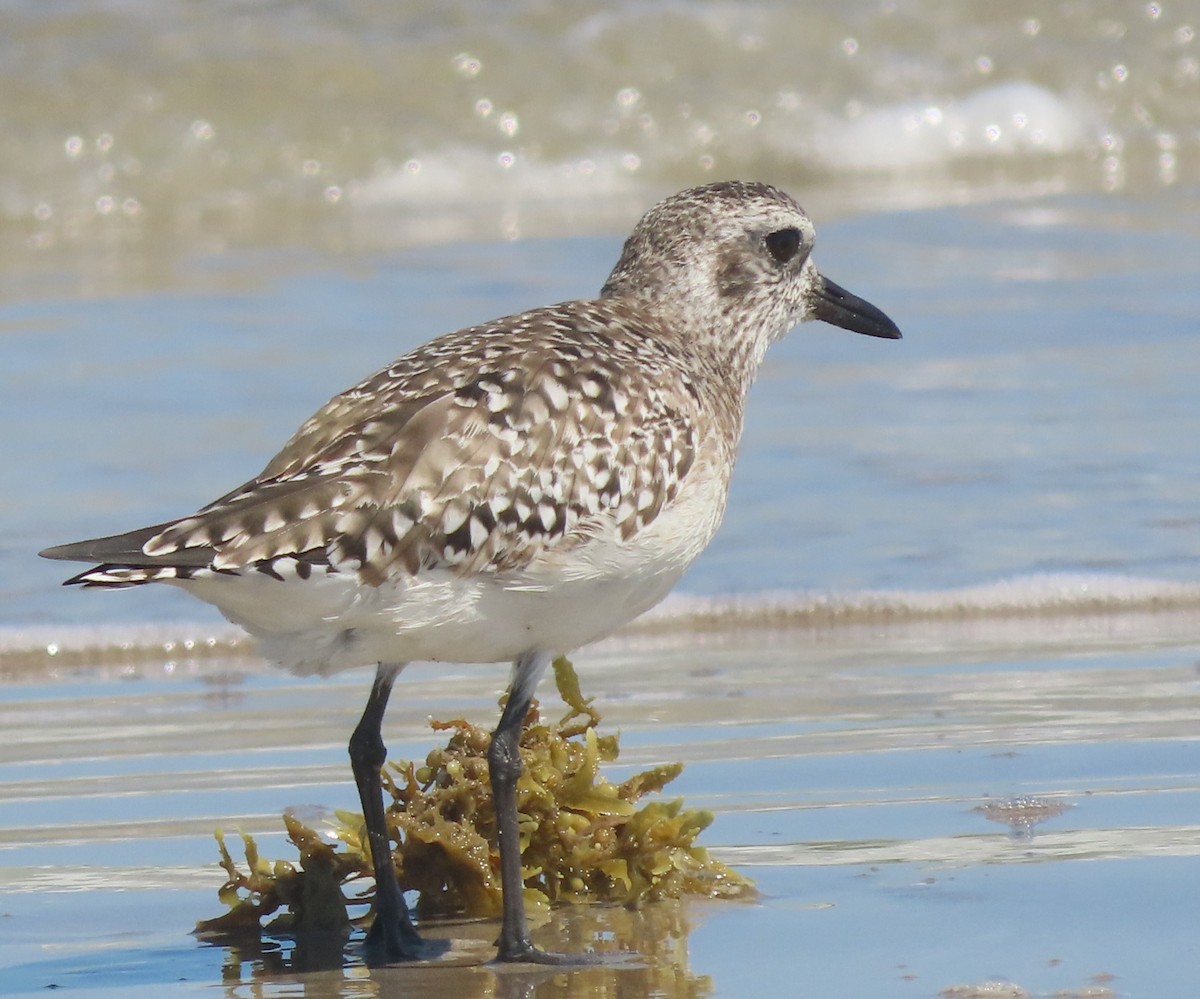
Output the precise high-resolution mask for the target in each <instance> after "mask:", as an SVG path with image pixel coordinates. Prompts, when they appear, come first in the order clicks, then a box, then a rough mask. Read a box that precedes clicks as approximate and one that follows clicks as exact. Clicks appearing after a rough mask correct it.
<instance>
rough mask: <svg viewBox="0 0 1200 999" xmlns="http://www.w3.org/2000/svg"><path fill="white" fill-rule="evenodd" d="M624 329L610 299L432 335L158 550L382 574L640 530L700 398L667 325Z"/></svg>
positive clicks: (160, 541)
mask: <svg viewBox="0 0 1200 999" xmlns="http://www.w3.org/2000/svg"><path fill="white" fill-rule="evenodd" d="M568 308H570V309H571V311H570V312H568V311H567V309H568ZM610 328H611V327H610V322H609V320H608V317H607V316H606V315H605V314H604V310H603V307H602V306H601V305H600V304H596V305H594V307H593V311H586V310H585V311H584V312H583V313H581V312H580V308H579V305H578V303H576V305H575V306H573V307H558V308H557V309H549V310H539V311H538V312H537V313H529V314H526V315H525V316H522V317H517V319H516V320H509V321H508V322H507V324H506V325H503V326H501V325H496V326H491V327H478V328H475V329H473V330H467V331H463V332H462V333H459V334H454V335H451V336H450V337H443V338H441V339H440V340H437V341H433V343H431V344H430V345H428V346H427V347H425V348H422V349H421V350H419V351H416V352H414V353H413V354H409V355H406V356H405V357H404V358H401V359H400V360H399V361H398V362H396V364H394V365H392V367H390V368H388V369H386V370H385V371H382V372H380V373H379V374H378V375H376V376H373V377H372V378H370V379H368V380H366V381H365V382H363V383H362V384H360V385H358V386H355V388H353V389H351V390H349V391H348V392H346V393H343V394H342V395H340V396H337V397H335V398H334V399H332V400H331V401H330V402H329V403H328V404H327V405H326V406H325V407H323V409H322V410H321V411H320V412H318V413H317V414H316V415H315V416H314V417H313V418H312V419H311V420H309V421H308V422H307V423H306V424H304V425H303V426H302V427H301V428H300V430H299V431H298V432H297V433H296V435H295V436H294V437H293V438H292V440H291V441H289V442H288V444H287V445H286V446H285V447H284V448H283V450H282V451H281V452H280V453H279V454H278V455H277V456H276V457H275V458H274V459H273V460H272V461H271V462H270V463H269V464H268V466H267V468H266V469H265V470H264V471H263V473H262V475H261V476H259V477H258V478H257V479H255V480H254V481H252V482H250V483H247V484H246V485H245V486H243V487H242V488H240V489H238V490H235V491H234V492H232V493H230V494H228V495H227V496H225V497H222V499H220V500H218V501H217V502H215V503H213V504H211V505H210V506H208V507H206V508H205V509H204V510H202V511H200V512H199V513H198V514H197V515H195V516H194V517H190V518H186V519H184V520H182V521H179V522H177V523H175V524H173V525H171V526H169V527H168V528H166V529H165V530H163V531H162V532H161V533H159V534H158V535H157V536H155V537H153V538H151V539H150V540H148V541H147V542H146V544H145V546H144V548H145V552H146V554H147V555H148V556H151V557H152V558H155V559H161V560H163V561H164V562H167V563H169V562H171V561H174V560H175V558H178V557H179V556H182V555H185V554H186V555H187V556H188V559H187V561H189V562H194V550H195V549H196V548H201V549H205V550H208V551H211V552H212V557H211V567H212V568H213V569H215V570H217V571H235V572H236V571H239V570H242V569H246V568H250V567H254V568H258V569H260V570H261V571H272V567H273V566H275V564H276V563H277V562H278V561H279V560H284V559H293V560H295V561H296V563H297V565H298V566H299V567H301V568H303V569H305V570H306V571H307V570H308V569H309V568H310V567H311V566H312V565H314V564H319V563H321V562H327V563H328V564H329V565H331V566H332V567H334V568H335V569H337V570H339V571H350V570H354V571H357V572H358V573H359V575H360V577H361V578H362V580H363V581H364V582H366V583H369V584H378V583H380V582H382V581H383V580H384V579H385V578H387V577H388V576H389V575H390V574H392V573H394V572H396V571H397V570H403V571H405V572H408V573H416V572H419V571H420V569H421V568H423V567H432V566H443V567H451V568H454V569H456V570H457V571H459V572H462V573H464V574H468V573H476V572H482V571H489V570H507V569H517V568H522V567H525V566H527V565H529V564H530V563H531V562H533V561H534V560H535V559H536V558H537V557H538V556H539V555H540V554H541V553H542V552H545V551H547V550H549V549H555V548H559V547H568V548H569V547H574V546H577V545H580V544H583V543H586V541H587V540H588V539H590V538H591V537H594V536H595V535H596V534H597V533H600V532H604V531H611V532H616V534H617V536H619V537H622V538H625V539H628V538H630V537H632V536H633V535H635V534H636V533H637V532H638V531H639V530H640V529H642V528H643V527H645V526H646V525H647V524H649V523H651V522H652V521H653V520H654V519H655V518H656V517H657V516H658V514H659V513H660V511H661V510H662V508H663V506H664V504H666V503H667V502H669V501H670V500H671V499H672V498H673V497H674V496H675V494H676V493H677V491H678V489H679V487H680V484H681V482H682V481H683V479H684V478H685V477H686V476H687V474H688V472H689V470H690V469H691V467H692V464H693V461H694V459H695V452H696V447H697V439H696V425H697V416H698V413H697V404H696V398H695V395H694V393H693V392H692V391H691V390H690V389H691V387H690V384H688V383H687V381H686V376H685V375H684V374H683V373H682V371H681V370H677V369H676V368H675V366H674V364H673V362H672V359H671V358H670V357H669V356H668V355H666V354H665V353H664V352H662V351H661V348H658V347H656V346H655V345H654V341H653V340H651V339H648V338H647V339H643V338H640V337H638V336H636V335H633V336H631V335H629V334H628V331H623V332H622V335H621V336H615V335H613V333H612V332H610ZM635 357H636V362H637V363H633V362H634V360H635ZM664 372H665V373H666V374H667V376H668V377H667V390H664V388H663V374H664ZM676 376H677V377H676Z"/></svg>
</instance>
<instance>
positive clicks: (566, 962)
mask: <svg viewBox="0 0 1200 999" xmlns="http://www.w3.org/2000/svg"><path fill="white" fill-rule="evenodd" d="M625 957H626V955H623V954H600V953H597V952H596V951H586V952H584V953H581V954H560V953H559V952H557V951H552V950H542V949H541V948H540V947H535V946H534V945H533V943H532V942H531V941H529V940H520V941H518V942H517V943H515V944H506V943H504V942H503V941H501V942H500V944H499V950H498V951H497V952H496V960H497V961H499V962H502V963H506V964H548V965H555V966H557V967H560V968H561V967H568V968H569V967H584V966H588V965H596V964H608V963H610V962H614V961H620V960H622V959H624V958H625Z"/></svg>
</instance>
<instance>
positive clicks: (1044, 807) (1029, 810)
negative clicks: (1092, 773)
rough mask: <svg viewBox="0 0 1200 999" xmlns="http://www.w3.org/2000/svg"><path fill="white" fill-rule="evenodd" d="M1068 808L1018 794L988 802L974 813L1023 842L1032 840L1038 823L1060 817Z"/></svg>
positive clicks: (1042, 799) (1047, 800)
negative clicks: (1002, 827) (996, 824)
mask: <svg viewBox="0 0 1200 999" xmlns="http://www.w3.org/2000/svg"><path fill="white" fill-rule="evenodd" d="M1070 807H1071V806H1070V805H1069V804H1067V803H1066V802H1063V801H1054V800H1051V799H1048V798H1036V797H1034V796H1033V795H1030V794H1018V795H1013V796H1012V797H1008V798H997V799H996V800H994V801H989V802H987V804H984V805H980V806H979V807H978V808H976V809H974V811H976V812H979V813H981V814H982V815H983V817H984V818H985V819H988V820H989V821H991V822H999V823H1001V824H1002V825H1006V826H1008V833H1009V835H1010V836H1012V838H1013V839H1022V840H1024V839H1033V836H1034V831H1035V827H1036V826H1037V825H1038V824H1039V823H1042V822H1045V821H1046V820H1047V819H1053V818H1055V817H1057V816H1059V815H1062V813H1063V812H1065V811H1066V810H1067V809H1068V808H1070Z"/></svg>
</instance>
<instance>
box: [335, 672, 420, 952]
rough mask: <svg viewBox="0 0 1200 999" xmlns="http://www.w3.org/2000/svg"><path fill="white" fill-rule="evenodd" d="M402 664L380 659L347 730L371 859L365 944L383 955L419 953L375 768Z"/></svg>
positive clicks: (382, 754) (384, 756)
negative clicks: (371, 915) (370, 914)
mask: <svg viewBox="0 0 1200 999" xmlns="http://www.w3.org/2000/svg"><path fill="white" fill-rule="evenodd" d="M403 668H404V664H403V663H401V664H394V663H389V664H385V663H380V664H379V667H378V668H377V669H376V671H375V683H374V685H373V686H372V687H371V696H370V697H369V698H367V706H366V707H365V708H364V709H363V713H362V718H361V720H360V721H359V723H358V727H357V728H355V729H354V734H353V735H352V736H350V766H351V768H352V769H353V770H354V782H355V783H356V784H357V785H358V797H359V800H360V801H361V802H362V810H363V819H364V820H365V821H366V825H367V842H368V843H369V844H370V847H371V864H372V866H373V867H374V869H375V921H374V922H373V923H372V924H371V929H370V931H369V932H368V933H367V941H366V947H367V951H368V953H369V954H371V955H372V957H375V958H378V959H382V960H383V961H385V962H387V961H403V960H411V959H414V958H417V957H421V956H423V954H422V950H421V947H422V944H423V941H422V939H421V937H420V936H419V935H418V933H417V931H416V929H415V928H414V927H413V924H412V918H411V917H410V916H409V914H408V906H406V905H405V904H404V895H403V894H402V893H401V891H400V884H399V882H398V881H397V880H396V868H395V865H394V863H393V861H392V845H391V840H390V838H389V836H388V831H387V819H386V816H385V814H384V807H383V786H382V784H381V782H380V778H379V771H380V768H382V766H383V764H384V762H385V760H386V759H387V747H386V746H384V744H383V733H382V731H381V725H382V724H383V713H384V712H385V711H386V710H387V702H388V695H390V694H391V692H392V684H393V683H394V682H395V680H396V677H397V676H399V674H400V670H402V669H403Z"/></svg>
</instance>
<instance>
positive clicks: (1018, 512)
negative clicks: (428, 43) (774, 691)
mask: <svg viewBox="0 0 1200 999" xmlns="http://www.w3.org/2000/svg"><path fill="white" fill-rule="evenodd" d="M1196 204H1197V199H1196V198H1195V197H1194V192H1189V191H1183V190H1178V191H1175V192H1172V193H1171V194H1170V195H1169V196H1166V195H1163V194H1162V193H1161V192H1160V193H1158V194H1157V195H1156V196H1155V197H1154V198H1148V199H1146V200H1144V201H1139V200H1137V199H1135V198H1126V197H1114V196H1105V197H1102V198H1101V197H1087V196H1071V197H1067V196H1063V197H1049V198H1042V199H1037V200H1032V201H1022V202H1009V203H1006V202H1001V203H996V204H989V205H983V206H975V207H963V208H940V209H928V210H918V211H910V212H902V213H876V214H864V215H858V216H855V217H852V218H844V219H836V218H835V219H831V220H830V221H828V222H825V221H824V220H823V219H822V216H821V212H820V205H819V204H817V205H812V204H810V205H809V206H808V207H809V210H810V212H812V213H813V214H814V215H815V216H816V218H817V221H818V233H819V235H818V246H817V251H816V254H815V257H816V260H817V262H818V264H819V266H820V267H821V268H822V269H823V271H824V272H825V273H826V274H828V275H829V276H831V277H832V278H833V279H834V280H836V281H838V282H839V283H841V284H843V285H845V286H846V287H849V288H850V289H851V290H853V291H855V292H857V293H859V294H861V295H863V296H864V297H866V298H868V299H869V300H871V301H873V302H875V303H876V304H878V305H879V306H880V307H882V308H883V309H885V310H886V311H887V312H888V313H889V314H890V315H891V316H892V317H893V318H894V319H895V320H896V321H897V322H898V323H899V325H900V327H901V328H902V329H903V331H904V333H905V339H904V340H902V341H899V342H885V341H878V340H874V339H870V338H866V337H857V336H853V335H849V334H847V333H845V332H844V331H841V330H836V329H833V328H831V327H826V326H823V325H821V324H811V325H806V326H804V327H801V328H799V329H797V330H795V331H794V332H793V333H792V334H791V335H790V336H789V337H788V338H787V339H785V340H784V341H783V342H782V343H780V344H778V345H776V346H775V347H774V348H773V349H772V351H771V352H770V354H769V355H768V360H767V363H766V365H765V367H764V369H763V372H762V375H761V378H760V381H759V383H758V384H757V385H756V386H755V388H754V390H753V392H752V395H751V402H750V407H749V412H748V416H747V427H746V435H745V439H744V444H743V449H742V455H741V458H740V462H739V466H738V469H737V473H736V475H735V478H734V484H733V490H732V496H731V500H730V505H729V512H728V515H727V518H726V522H725V525H724V527H723V528H722V530H721V532H720V534H719V535H718V537H717V539H716V541H715V542H714V543H713V545H712V546H711V548H710V549H709V551H708V552H706V553H705V555H704V556H703V557H702V558H701V559H700V561H699V562H698V563H697V564H696V566H695V567H694V569H693V570H692V571H691V572H690V573H689V575H688V576H687V577H686V578H685V580H684V581H683V583H682V584H681V590H682V591H683V592H692V593H702V594H707V595H714V596H727V595H747V594H756V593H762V592H766V591H784V592H799V591H805V592H807V591H815V592H818V593H829V594H842V595H844V594H854V593H858V592H861V591H866V590H879V589H883V590H930V589H940V588H946V587H961V586H971V585H978V584H984V583H988V582H991V581H994V580H997V579H1005V578H1009V577H1021V578H1024V577H1032V576H1035V575H1037V574H1044V573H1082V574H1085V575H1087V574H1094V575H1097V576H1100V577H1127V576H1133V577H1146V578H1152V579H1162V580H1174V581H1179V582H1193V581H1198V580H1200V530H1198V528H1200V513H1198V512H1197V511H1198V510H1200V460H1197V449H1196V441H1197V440H1200V400H1198V398H1197V394H1196V392H1195V386H1196V385H1197V384H1200V352H1198V351H1197V349H1196V342H1197V336H1198V335H1200V288H1198V286H1197V284H1196V282H1195V274H1196V273H1198V272H1200V210H1198V209H1197V207H1196ZM619 245H620V239H619V238H618V237H616V236H605V235H596V236H582V237H576V238H564V239H531V240H525V241H517V242H515V243H491V244H478V245H466V246H459V245H455V246H435V247H422V248H419V249H410V250H404V251H395V252H390V253H370V254H343V255H328V254H322V253H319V252H316V251H305V252H300V251H293V252H287V253H282V252H281V253H277V254H274V255H266V254H261V253H260V254H249V253H227V254H222V255H213V256H209V257H202V258H198V259H196V260H194V261H192V262H191V263H190V265H189V266H188V267H186V268H185V269H183V270H182V271H181V272H180V273H179V274H177V275H175V276H174V277H173V279H172V280H171V281H169V282H168V283H167V284H166V286H164V287H162V288H158V289H156V290H154V291H143V290H139V291H122V290H121V289H120V288H119V287H118V288H114V289H113V290H111V291H108V292H106V293H96V294H93V295H86V296H70V297H64V298H34V299H29V300H24V301H10V302H6V303H3V304H0V328H2V329H3V333H2V334H0V351H2V353H3V359H4V364H3V369H2V371H0V383H2V384H0V426H2V427H3V428H4V431H3V433H2V434H0V463H2V464H3V467H5V468H6V469H8V470H9V476H10V478H9V480H8V481H9V483H10V486H9V488H7V489H6V490H5V491H4V493H3V497H2V499H0V502H2V503H3V507H2V513H3V517H4V523H5V524H6V525H7V530H6V531H5V532H4V533H3V535H2V536H0V580H2V581H3V582H2V594H0V595H2V596H3V600H2V601H0V623H3V624H4V625H6V626H10V627H22V626H27V625H30V624H54V623H70V622H83V621H90V622H101V621H145V620H160V621H162V620H175V619H187V620H208V619H210V617H211V612H209V611H208V610H207V609H206V608H202V607H200V606H198V605H193V604H191V603H190V602H189V601H187V600H186V599H185V598H183V597H182V596H181V595H179V594H175V593H173V592H171V593H162V592H157V593H147V592H144V591H138V592H136V593H116V594H94V593H85V594H81V593H77V592H74V591H71V592H62V591H60V590H59V589H58V588H57V585H56V584H57V582H58V580H59V579H60V578H61V577H62V570H63V568H64V567H63V566H62V565H58V564H52V563H47V562H44V561H43V560H39V559H37V558H36V557H35V555H34V553H35V552H36V551H37V550H38V549H39V548H41V547H43V546H45V545H47V544H51V543H55V542H61V541H64V540H73V539H76V538H79V537H84V536H91V535H95V534H106V533H115V532H118V531H121V530H126V529H130V528H132V527H135V526H139V525H141V524H145V523H153V522H158V521H160V520H164V519H167V518H169V517H172V516H177V515H181V514H184V513H187V512H190V511H191V510H193V509H195V508H196V507H197V506H199V505H200V504H202V503H204V502H206V501H208V500H209V499H212V498H213V497H215V496H217V495H220V494H221V493H223V492H224V491H226V490H227V489H229V488H230V487H231V486H232V485H234V484H236V483H237V482H240V481H243V480H244V479H246V478H249V477H250V476H251V475H253V474H254V473H255V472H256V471H257V470H258V469H259V468H260V467H261V466H262V464H263V463H265V460H266V459H267V458H268V457H269V456H270V455H271V454H272V453H273V452H274V450H275V448H276V447H277V446H278V445H279V444H280V443H281V442H282V441H283V440H284V439H285V438H286V437H287V436H288V435H289V434H290V433H291V431H292V430H293V429H294V428H295V426H297V425H298V424H299V423H300V421H301V420H302V419H304V418H305V417H306V416H307V415H308V414H309V413H310V412H311V411H312V410H313V409H315V408H316V406H317V405H319V404H320V403H321V402H323V401H324V400H325V399H326V398H327V397H328V396H329V395H331V394H333V393H334V392H335V391H338V390H340V389H341V388H344V387H345V386H346V385H348V384H351V383H352V382H353V381H355V380H357V379H358V378H359V377H361V376H362V375H364V374H365V373H367V372H369V371H372V370H374V369H376V368H378V367H380V366H382V365H383V364H385V363H386V362H387V361H389V360H390V359H391V358H392V357H394V356H397V355H399V354H400V353H402V352H404V351H405V350H406V349H408V348H410V347H412V346H415V345H416V344H417V343H420V342H421V341H423V340H424V339H427V338H428V337H430V336H433V335H435V334H437V333H439V332H443V331H445V330H448V329H452V328H455V327H457V326H460V325H464V324H467V323H470V322H475V321H479V320H482V319H485V318H489V317H493V316H497V315H503V314H506V313H509V312H513V311H517V310H520V309H523V308H526V307H529V306H533V305H536V304H541V303H547V302H551V301H557V300H562V299H566V298H572V297H579V296H586V295H589V294H594V292H595V290H596V289H597V288H598V286H599V284H600V283H601V281H602V280H603V277H604V276H605V275H606V274H607V271H608V269H609V267H610V266H611V263H612V261H613V260H614V259H615V256H616V254H617V252H618V250H619ZM14 473H15V476H16V477H15V478H14V477H12V476H13V475H14ZM1033 602H1036V595H1035V597H1034V600H1033ZM213 619H214V620H215V618H213Z"/></svg>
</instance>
